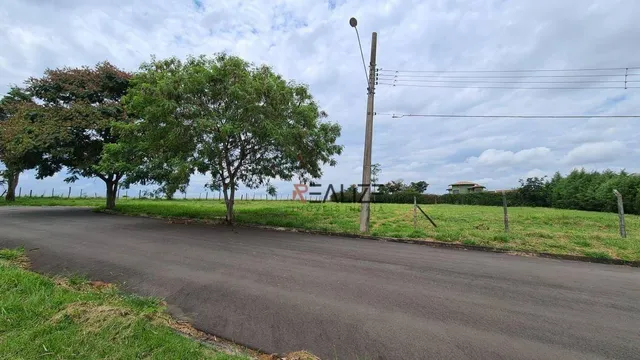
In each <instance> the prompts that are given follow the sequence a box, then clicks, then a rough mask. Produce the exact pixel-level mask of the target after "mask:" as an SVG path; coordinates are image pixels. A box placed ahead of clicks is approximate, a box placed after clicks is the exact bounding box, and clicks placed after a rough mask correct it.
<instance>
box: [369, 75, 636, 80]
mask: <svg viewBox="0 0 640 360" xmlns="http://www.w3.org/2000/svg"><path fill="white" fill-rule="evenodd" d="M377 76H378V77H383V78H403V79H404V78H435V79H527V78H581V77H585V78H590V77H600V78H601V77H614V76H620V77H627V76H640V74H626V75H625V74H585V75H497V76H496V75H493V76H490V75H485V76H468V75H464V76H448V75H444V76H443V75H402V74H400V75H392V74H378V75H377Z"/></svg>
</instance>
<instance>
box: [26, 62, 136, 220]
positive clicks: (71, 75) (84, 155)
mask: <svg viewBox="0 0 640 360" xmlns="http://www.w3.org/2000/svg"><path fill="white" fill-rule="evenodd" d="M130 77H131V75H130V74H129V73H127V72H124V71H122V70H120V69H118V68H116V67H115V66H113V65H111V64H110V63H108V62H103V63H99V64H97V65H96V66H95V67H94V68H89V67H82V68H66V67H65V68H61V69H48V70H46V71H45V74H44V76H43V77H41V78H31V79H29V80H28V81H27V89H28V91H29V93H30V94H32V95H33V96H34V97H35V98H36V99H37V100H38V101H39V102H41V103H43V104H44V111H42V116H43V117H44V124H47V125H48V126H47V127H40V129H38V131H39V132H40V133H41V134H42V136H44V137H47V139H48V140H49V141H48V143H50V144H52V146H48V147H47V149H46V156H44V157H43V158H42V162H41V163H40V164H39V167H38V177H40V178H42V177H46V176H51V175H53V174H54V173H56V172H58V171H60V170H61V169H62V168H63V167H66V168H67V170H68V171H69V174H70V176H69V177H68V178H67V179H66V180H67V181H70V182H73V181H75V180H77V179H78V178H79V177H80V176H82V177H98V178H100V179H102V180H103V181H104V182H105V183H106V185H107V207H108V208H112V207H114V206H115V195H116V193H117V189H118V184H119V181H120V180H121V179H122V177H123V176H124V174H125V172H126V171H127V170H129V169H130V165H129V164H127V163H126V162H123V161H121V160H122V157H120V158H118V160H119V161H117V162H116V161H108V160H109V159H104V161H103V158H102V152H103V148H104V146H105V144H113V143H116V142H117V140H118V137H117V136H116V134H114V133H113V132H112V126H113V124H114V123H116V122H127V121H128V117H127V114H126V112H125V111H124V108H123V107H122V106H121V104H120V98H121V97H122V96H124V95H125V93H126V92H127V89H128V84H129V78H130Z"/></svg>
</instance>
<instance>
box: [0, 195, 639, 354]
mask: <svg viewBox="0 0 640 360" xmlns="http://www.w3.org/2000/svg"><path fill="white" fill-rule="evenodd" d="M21 244H23V245H25V247H27V249H29V248H38V250H35V251H31V252H30V253H29V256H30V257H31V258H32V261H33V265H34V267H35V269H36V270H38V271H43V272H51V273H66V272H79V273H84V274H87V275H88V276H89V277H91V278H92V279H95V280H103V281H112V282H113V281H115V282H120V283H125V286H126V288H127V289H129V290H131V291H134V292H136V293H139V294H142V295H154V296H161V297H164V298H166V299H167V301H168V303H169V304H170V305H171V310H172V312H173V313H174V314H175V315H176V316H179V317H183V318H188V319H191V320H192V321H193V323H194V324H195V326H196V327H198V328H200V329H202V330H204V331H207V332H210V333H212V334H216V335H218V336H222V337H225V338H229V339H233V340H236V341H238V342H241V343H244V344H246V345H249V346H251V347H255V348H260V349H262V350H265V351H267V352H279V353H284V352H288V351H293V350H301V349H306V350H310V351H311V352H313V353H315V354H318V355H320V356H322V357H323V358H324V359H335V358H338V359H355V358H359V359H465V358H474V359H542V358H546V359H570V358H573V359H591V358H618V359H631V358H635V359H640V269H637V268H630V267H623V266H615V265H600V264H588V263H580V262H571V261H560V260H550V259H537V258H526V257H517V256H510V255H503V254H491V253H483V252H474V251H461V250H450V249H434V248H431V247H427V246H419V245H406V244H396V243H385V242H376V241H371V240H357V239H347V238H340V237H326V236H316V235H305V234H295V233H280V232H271V231H263V230H253V229H235V230H233V229H231V228H228V227H212V226H203V225H176V224H168V223H166V222H164V221H161V220H152V219H142V218H131V217H123V216H115V215H102V214H96V213H92V212H91V211H89V210H87V209H80V208H8V207H0V246H15V245H21ZM0 296H1V295H0Z"/></svg>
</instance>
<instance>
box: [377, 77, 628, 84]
mask: <svg viewBox="0 0 640 360" xmlns="http://www.w3.org/2000/svg"><path fill="white" fill-rule="evenodd" d="M378 80H382V81H393V82H394V83H396V82H407V81H412V82H417V83H475V84H599V83H616V84H623V85H624V83H625V81H624V80H584V81H579V80H578V81H497V80H491V81H485V80H480V81H477V80H424V79H380V78H378ZM626 82H627V83H640V80H627V81H626Z"/></svg>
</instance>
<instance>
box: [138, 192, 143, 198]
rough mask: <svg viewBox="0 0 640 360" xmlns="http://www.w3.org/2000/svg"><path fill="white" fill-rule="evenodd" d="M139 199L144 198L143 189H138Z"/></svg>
mask: <svg viewBox="0 0 640 360" xmlns="http://www.w3.org/2000/svg"><path fill="white" fill-rule="evenodd" d="M138 199H142V190H138Z"/></svg>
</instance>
